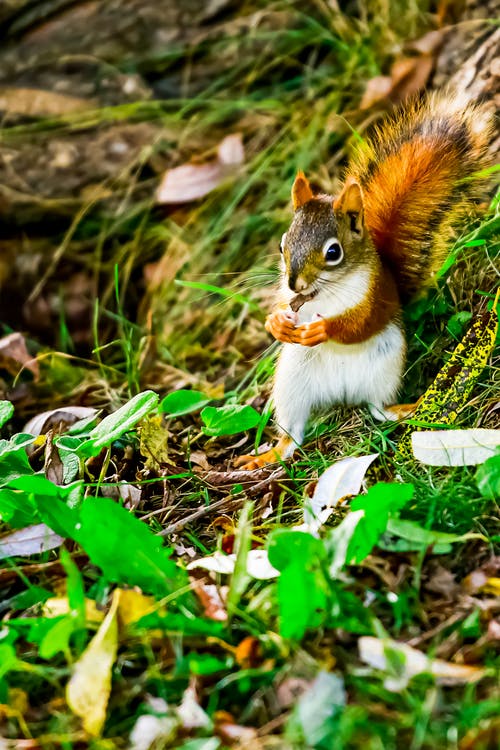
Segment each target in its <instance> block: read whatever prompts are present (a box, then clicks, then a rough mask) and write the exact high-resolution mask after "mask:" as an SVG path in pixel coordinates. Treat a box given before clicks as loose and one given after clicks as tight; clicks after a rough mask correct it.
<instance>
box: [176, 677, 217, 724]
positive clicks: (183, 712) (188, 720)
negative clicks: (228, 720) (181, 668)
mask: <svg viewBox="0 0 500 750" xmlns="http://www.w3.org/2000/svg"><path fill="white" fill-rule="evenodd" d="M176 710H177V715H178V717H179V719H180V720H181V722H182V727H183V729H209V728H210V727H211V726H212V721H211V719H210V717H209V715H208V714H207V713H206V712H205V711H204V710H203V709H202V707H201V706H200V704H199V703H198V698H197V697H196V690H195V689H194V687H191V686H189V687H187V688H186V690H185V691H184V693H183V696H182V701H181V703H180V705H179V706H178V707H177V709H176Z"/></svg>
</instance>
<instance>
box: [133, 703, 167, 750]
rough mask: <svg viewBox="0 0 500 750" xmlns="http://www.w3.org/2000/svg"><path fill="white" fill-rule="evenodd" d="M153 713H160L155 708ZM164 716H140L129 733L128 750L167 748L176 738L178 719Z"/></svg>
mask: <svg viewBox="0 0 500 750" xmlns="http://www.w3.org/2000/svg"><path fill="white" fill-rule="evenodd" d="M154 710H155V713H160V711H159V710H158V709H157V708H155V709H154ZM167 710H168V707H167V704H166V703H165V715H164V716H155V715H153V714H142V716H139V718H138V719H137V721H136V722H135V724H134V726H133V728H132V731H131V732H130V750H150V748H152V747H167V746H168V745H170V743H171V742H173V740H174V739H175V738H176V736H177V729H178V726H179V722H178V719H176V718H174V717H173V716H167V715H166V713H167Z"/></svg>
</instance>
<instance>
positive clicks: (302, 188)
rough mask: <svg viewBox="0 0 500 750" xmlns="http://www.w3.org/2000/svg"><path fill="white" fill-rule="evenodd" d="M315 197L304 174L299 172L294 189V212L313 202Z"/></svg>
mask: <svg viewBox="0 0 500 750" xmlns="http://www.w3.org/2000/svg"><path fill="white" fill-rule="evenodd" d="M313 197H314V196H313V191H312V190H311V186H310V184H309V180H308V179H307V177H306V176H305V174H304V172H302V171H301V172H297V177H296V178H295V182H294V183H293V187H292V201H293V210H294V211H296V210H297V209H298V208H300V207H301V206H303V205H304V203H308V202H309V201H310V200H312V198H313Z"/></svg>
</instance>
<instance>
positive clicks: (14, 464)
mask: <svg viewBox="0 0 500 750" xmlns="http://www.w3.org/2000/svg"><path fill="white" fill-rule="evenodd" d="M34 441H35V438H34V437H33V436H32V435H24V434H19V435H14V436H13V437H12V438H11V439H10V440H0V485H3V484H7V483H8V482H10V481H11V480H12V479H16V478H17V477H20V476H22V475H23V474H34V471H33V469H32V468H31V466H30V463H29V461H28V456H27V454H26V450H25V448H26V446H27V445H30V444H31V443H33V442H34Z"/></svg>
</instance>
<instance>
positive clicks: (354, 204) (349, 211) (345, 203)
mask: <svg viewBox="0 0 500 750" xmlns="http://www.w3.org/2000/svg"><path fill="white" fill-rule="evenodd" d="M333 208H334V210H335V211H340V213H342V214H344V215H345V216H346V217H349V219H350V229H351V232H355V233H356V234H359V236H360V237H361V236H362V235H363V227H364V216H363V214H364V211H363V193H362V192H361V187H360V185H359V183H358V182H356V180H355V179H354V177H349V178H348V179H347V181H346V184H345V185H344V187H343V188H342V192H341V193H340V195H339V196H338V198H335V200H334V201H333Z"/></svg>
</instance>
